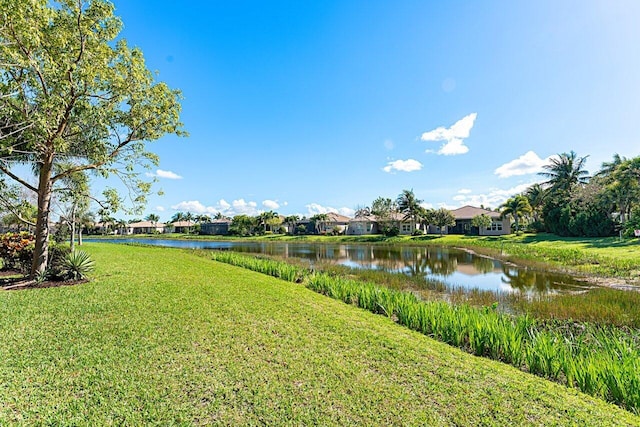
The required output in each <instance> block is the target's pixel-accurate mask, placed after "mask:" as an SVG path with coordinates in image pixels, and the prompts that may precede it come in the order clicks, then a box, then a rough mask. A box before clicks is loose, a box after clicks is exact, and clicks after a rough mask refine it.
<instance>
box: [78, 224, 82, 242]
mask: <svg viewBox="0 0 640 427" xmlns="http://www.w3.org/2000/svg"><path fill="white" fill-rule="evenodd" d="M78 246H82V224H80V227H78Z"/></svg>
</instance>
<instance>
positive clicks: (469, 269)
mask: <svg viewBox="0 0 640 427" xmlns="http://www.w3.org/2000/svg"><path fill="white" fill-rule="evenodd" d="M101 241H105V240H101ZM110 241H112V242H122V240H117V239H114V240H110ZM127 241H129V242H130V241H134V242H138V243H144V244H151V245H160V246H171V247H182V248H194V249H222V250H233V251H237V252H245V253H262V254H267V255H275V256H281V257H295V258H301V259H305V260H308V261H309V262H310V263H311V264H313V263H314V262H319V261H323V262H332V263H336V264H340V265H345V266H349V267H353V268H365V269H375V270H383V271H387V272H394V273H403V274H406V275H410V276H413V277H419V278H424V279H425V280H437V281H439V282H442V283H445V284H447V285H450V286H455V287H464V288H468V289H472V288H478V289H483V290H491V291H507V292H513V291H520V292H526V293H531V294H542V293H555V292H563V291H569V290H575V288H576V287H585V286H586V284H585V283H583V282H581V281H579V280H577V279H575V278H573V277H571V276H568V275H566V274H557V273H550V272H546V271H539V270H532V269H528V268H524V267H519V266H515V265H513V264H507V263H503V262H501V261H499V260H496V259H492V258H488V257H485V256H479V255H477V254H474V253H472V252H469V251H465V250H460V249H454V248H445V247H439V246H422V247H410V246H382V245H361V244H358V245H350V244H346V245H345V244H317V243H287V242H268V243H266V242H233V241H226V242H211V241H184V240H160V239H127Z"/></svg>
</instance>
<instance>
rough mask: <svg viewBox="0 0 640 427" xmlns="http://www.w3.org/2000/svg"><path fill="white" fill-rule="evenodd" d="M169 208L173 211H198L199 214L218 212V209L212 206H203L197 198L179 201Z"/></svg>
mask: <svg viewBox="0 0 640 427" xmlns="http://www.w3.org/2000/svg"><path fill="white" fill-rule="evenodd" d="M171 209H173V210H175V211H180V212H193V213H199V214H205V213H217V212H219V209H216V208H215V207H213V206H205V205H203V204H202V203H200V202H199V201H198V200H189V201H184V202H180V203H178V204H176V205H172V206H171Z"/></svg>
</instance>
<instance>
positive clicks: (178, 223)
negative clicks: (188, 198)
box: [171, 221, 196, 227]
mask: <svg viewBox="0 0 640 427" xmlns="http://www.w3.org/2000/svg"><path fill="white" fill-rule="evenodd" d="M171 225H173V226H174V227H193V226H194V225H196V223H195V222H193V221H176V222H172V223H171Z"/></svg>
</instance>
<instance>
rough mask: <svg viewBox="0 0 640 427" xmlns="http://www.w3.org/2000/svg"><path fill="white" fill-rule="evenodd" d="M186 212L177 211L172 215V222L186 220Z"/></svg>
mask: <svg viewBox="0 0 640 427" xmlns="http://www.w3.org/2000/svg"><path fill="white" fill-rule="evenodd" d="M184 217H185V214H184V213H183V212H176V213H174V214H173V216H172V217H171V222H178V221H184Z"/></svg>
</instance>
